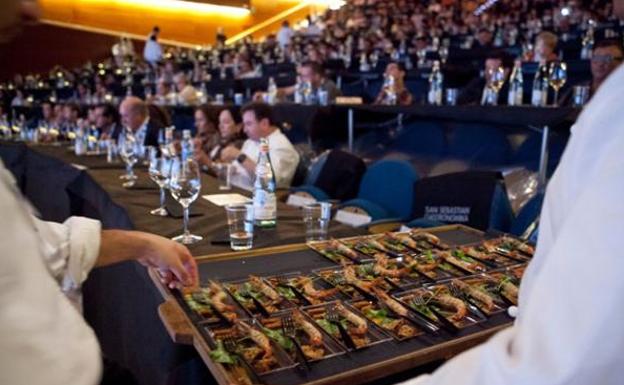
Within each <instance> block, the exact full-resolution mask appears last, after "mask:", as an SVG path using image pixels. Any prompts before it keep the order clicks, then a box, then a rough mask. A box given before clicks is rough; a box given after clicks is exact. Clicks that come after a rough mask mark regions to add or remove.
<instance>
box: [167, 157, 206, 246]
mask: <svg viewBox="0 0 624 385" xmlns="http://www.w3.org/2000/svg"><path fill="white" fill-rule="evenodd" d="M169 190H170V191H171V196H172V197H173V198H174V199H175V200H176V201H178V203H180V205H182V209H183V210H184V233H182V234H181V235H178V236H177V237H173V238H171V239H172V240H174V241H176V242H180V243H182V244H184V245H190V244H193V243H195V242H199V241H201V240H202V237H201V236H199V235H195V234H191V232H190V231H189V230H188V221H189V207H190V205H191V203H193V202H194V201H195V200H196V199H197V197H198V196H199V192H200V190H201V179H200V174H199V165H198V164H197V162H196V161H195V160H193V159H192V158H188V159H185V160H181V159H180V158H178V157H175V158H173V159H172V160H171V173H170V175H169Z"/></svg>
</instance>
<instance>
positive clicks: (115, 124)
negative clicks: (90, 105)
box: [95, 104, 122, 140]
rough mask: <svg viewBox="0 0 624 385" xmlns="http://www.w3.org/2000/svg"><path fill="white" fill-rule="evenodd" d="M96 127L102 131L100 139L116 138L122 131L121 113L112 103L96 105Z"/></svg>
mask: <svg viewBox="0 0 624 385" xmlns="http://www.w3.org/2000/svg"><path fill="white" fill-rule="evenodd" d="M95 127H96V128H97V129H98V131H99V132H100V139H102V140H106V139H115V140H117V138H118V137H119V133H120V132H121V129H122V127H121V124H119V113H118V112H117V110H116V109H115V107H113V106H112V105H110V104H102V105H99V106H97V107H95Z"/></svg>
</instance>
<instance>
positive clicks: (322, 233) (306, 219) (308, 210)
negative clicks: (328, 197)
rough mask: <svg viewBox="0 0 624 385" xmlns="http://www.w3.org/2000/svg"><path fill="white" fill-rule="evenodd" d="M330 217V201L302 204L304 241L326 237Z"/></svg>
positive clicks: (319, 239)
mask: <svg viewBox="0 0 624 385" xmlns="http://www.w3.org/2000/svg"><path fill="white" fill-rule="evenodd" d="M330 219H331V203H328V202H316V203H310V204H308V205H305V206H303V224H304V226H305V236H306V242H310V241H321V240H325V239H327V229H328V227H329V220H330Z"/></svg>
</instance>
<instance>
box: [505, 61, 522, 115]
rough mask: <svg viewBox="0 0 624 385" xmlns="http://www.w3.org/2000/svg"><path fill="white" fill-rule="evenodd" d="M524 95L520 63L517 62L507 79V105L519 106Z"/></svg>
mask: <svg viewBox="0 0 624 385" xmlns="http://www.w3.org/2000/svg"><path fill="white" fill-rule="evenodd" d="M523 95H524V80H523V78H522V63H521V62H520V61H517V62H516V63H515V64H514V68H513V70H512V71H511V77H510V78H509V96H508V98H507V104H508V105H510V106H521V105H522V103H523Z"/></svg>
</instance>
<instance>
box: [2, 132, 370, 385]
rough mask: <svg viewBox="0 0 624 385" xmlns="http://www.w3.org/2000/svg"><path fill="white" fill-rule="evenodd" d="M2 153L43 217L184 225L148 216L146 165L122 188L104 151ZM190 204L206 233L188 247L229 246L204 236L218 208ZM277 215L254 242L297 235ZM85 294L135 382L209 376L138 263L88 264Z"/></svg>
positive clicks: (295, 227) (145, 226) (174, 228)
mask: <svg viewBox="0 0 624 385" xmlns="http://www.w3.org/2000/svg"><path fill="white" fill-rule="evenodd" d="M0 156H1V157H2V159H3V161H4V162H5V165H6V166H7V168H9V169H10V170H11V171H12V172H13V173H14V174H15V175H16V179H17V181H18V184H19V185H20V188H22V191H23V192H24V193H25V195H26V196H27V197H28V198H29V199H30V200H31V201H32V202H33V203H34V205H35V206H36V207H37V209H38V210H39V211H40V213H41V215H42V217H43V218H44V219H47V220H56V221H62V220H64V219H65V218H67V217H68V216H70V215H85V216H89V217H92V218H96V219H100V220H101V221H102V223H103V226H104V228H122V229H137V230H143V231H149V232H152V233H156V234H160V235H163V236H167V237H169V236H173V235H177V234H179V233H180V232H181V231H182V219H179V218H160V217H155V216H152V215H149V213H148V212H149V210H150V209H153V208H155V207H157V206H158V203H159V193H158V190H157V189H156V188H154V187H152V186H155V185H153V184H152V183H151V182H149V181H148V179H147V178H148V177H147V173H146V171H145V170H144V169H141V168H139V169H138V170H137V174H138V176H139V181H138V187H139V188H137V189H132V190H127V189H124V188H122V187H121V182H122V181H121V180H120V179H119V176H120V175H121V174H122V173H123V169H122V167H120V165H108V164H106V162H105V160H104V159H103V157H77V156H75V155H73V154H72V153H71V152H69V150H68V148H67V147H60V146H59V147H54V146H36V147H33V148H28V147H26V146H25V145H23V144H22V145H15V144H2V145H0ZM70 164H74V165H82V166H86V167H87V169H86V170H81V169H80V168H76V167H75V166H72V165H70ZM218 192H220V191H219V190H218V186H217V182H216V180H215V179H214V178H212V177H210V176H208V175H203V176H202V194H210V193H218ZM237 192H241V191H237ZM193 206H194V208H195V210H194V211H197V212H199V213H201V214H202V215H200V216H196V217H192V218H191V219H190V228H191V230H192V231H193V232H196V233H198V234H201V235H203V236H204V240H203V241H202V242H200V243H198V244H196V245H192V246H191V247H190V250H191V252H192V253H193V255H196V256H197V255H205V254H209V253H217V252H226V251H229V247H228V246H227V245H223V244H219V245H213V244H211V242H210V240H211V239H212V238H223V237H224V236H225V234H226V230H225V211H224V209H223V208H221V207H217V206H215V205H213V204H211V203H209V202H207V201H205V200H203V199H198V201H197V202H195V203H194V205H193ZM278 213H279V214H278V227H277V229H275V230H265V231H262V232H259V233H258V237H257V238H256V240H255V246H256V247H266V246H276V245H280V244H285V243H294V242H301V241H303V236H302V234H303V225H302V224H301V220H300V219H299V213H298V212H297V211H296V210H292V209H291V210H287V209H286V208H285V207H284V206H283V205H280V206H279V209H278ZM330 233H331V234H332V235H333V236H337V237H340V236H347V235H352V234H357V233H360V231H358V230H355V229H352V228H348V227H346V226H342V225H336V224H332V226H331V227H330ZM83 294H84V316H85V319H86V320H87V322H89V324H90V325H91V326H92V327H93V329H94V330H95V332H96V334H97V336H98V339H99V341H100V344H101V347H102V351H103V353H104V355H105V356H106V357H107V358H109V359H111V360H114V361H116V362H118V363H119V364H121V365H122V366H125V367H128V368H129V369H130V370H131V371H132V372H133V373H134V375H135V376H136V377H137V379H138V380H139V382H140V383H141V384H150V385H152V384H191V383H210V382H212V381H213V380H212V377H211V375H210V373H209V372H208V371H207V369H206V367H205V365H204V363H203V361H201V359H200V358H199V356H198V354H197V353H196V352H195V350H194V349H193V348H192V347H187V346H180V345H175V344H174V343H173V342H171V339H170V337H169V335H168V334H167V332H166V331H165V329H164V327H163V325H162V322H161V321H160V319H159V318H158V315H157V311H156V309H157V307H158V305H159V304H160V303H162V300H163V299H162V296H161V295H160V293H159V292H158V290H157V289H156V287H155V286H154V285H153V283H152V281H151V280H150V278H149V277H148V275H147V272H146V270H145V268H143V267H142V266H140V265H139V264H138V263H135V262H126V263H122V264H119V265H116V266H111V267H106V268H100V269H95V270H93V271H92V272H91V274H90V275H89V278H88V279H87V281H86V282H85V284H84V286H83Z"/></svg>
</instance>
